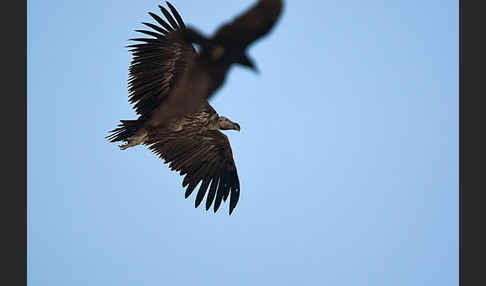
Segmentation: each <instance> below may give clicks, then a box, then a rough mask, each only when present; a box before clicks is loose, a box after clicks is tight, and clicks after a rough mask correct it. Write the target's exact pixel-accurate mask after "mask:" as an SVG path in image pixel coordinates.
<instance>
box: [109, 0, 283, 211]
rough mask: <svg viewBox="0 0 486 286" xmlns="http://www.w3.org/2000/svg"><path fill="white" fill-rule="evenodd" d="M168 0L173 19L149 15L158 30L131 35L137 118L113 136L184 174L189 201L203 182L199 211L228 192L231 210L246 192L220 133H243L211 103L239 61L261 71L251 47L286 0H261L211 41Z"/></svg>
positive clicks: (223, 198)
mask: <svg viewBox="0 0 486 286" xmlns="http://www.w3.org/2000/svg"><path fill="white" fill-rule="evenodd" d="M166 4H167V7H168V8H169V10H170V12H169V10H167V9H166V8H164V7H162V6H160V5H159V8H160V11H161V12H162V14H163V16H165V18H166V20H163V19H162V18H161V17H160V16H159V15H157V14H155V13H151V12H149V15H150V16H151V17H152V18H153V19H154V20H155V22H156V23H157V24H154V23H143V24H144V25H145V26H147V27H149V28H151V30H136V31H137V32H140V33H143V34H145V35H148V36H150V37H144V38H135V39H132V40H133V41H135V42H136V43H135V44H132V45H129V46H128V47H129V48H130V51H131V53H132V56H133V58H132V61H131V64H130V68H129V80H128V86H129V102H130V103H132V104H134V106H133V108H134V109H135V111H136V113H137V114H138V119H136V120H121V121H120V122H121V123H120V124H119V125H118V128H116V129H114V130H112V131H110V134H109V135H108V136H107V137H106V138H107V139H108V140H109V141H110V142H120V141H121V142H125V144H124V145H121V146H120V148H121V149H122V150H125V149H127V148H130V147H133V146H137V145H139V144H143V145H146V146H148V148H149V149H150V150H151V151H152V152H154V153H155V154H157V155H158V156H159V157H160V158H161V159H163V160H164V163H165V164H169V168H170V169H171V170H173V171H177V172H179V173H180V175H181V176H184V179H183V182H182V187H183V188H186V191H185V197H186V198H187V197H189V196H190V195H191V194H192V193H193V191H194V190H195V188H196V186H197V185H198V184H199V183H201V184H200V187H199V189H198V191H197V195H196V199H195V207H196V208H197V207H198V206H199V205H200V204H201V202H202V201H203V200H204V198H205V197H206V210H209V208H210V207H211V205H212V206H213V209H214V212H216V211H217V210H218V208H219V207H220V205H221V203H222V202H226V200H227V199H228V197H229V199H230V201H229V214H230V215H231V213H232V212H233V210H234V208H235V207H236V205H237V203H238V200H239V197H240V182H239V179H238V173H237V170H236V166H235V162H234V159H233V154H232V150H231V146H230V143H229V140H228V138H227V137H226V135H224V134H223V133H222V132H221V131H220V130H237V131H240V125H239V124H238V123H236V122H233V121H231V120H229V119H228V118H226V117H224V116H219V114H218V113H217V112H216V111H215V110H214V108H213V107H212V106H211V105H210V104H209V102H208V100H209V99H210V97H211V96H212V95H213V94H214V93H215V92H216V91H217V90H218V89H219V88H220V87H221V85H222V84H223V83H224V80H225V77H226V75H227V72H228V70H229V68H230V67H231V66H232V65H233V64H240V65H242V66H245V67H248V68H250V69H253V70H256V67H255V64H254V63H253V61H252V60H250V58H249V57H248V56H247V54H246V49H247V47H248V46H249V45H250V44H251V43H253V42H255V41H256V40H257V39H259V38H261V37H262V36H264V35H266V34H267V33H268V32H269V31H270V30H271V28H272V27H273V26H274V24H275V23H276V21H277V19H278V17H279V15H280V13H281V10H282V1H281V0H260V1H259V2H257V4H256V5H255V6H253V7H251V8H250V9H249V10H248V11H246V12H245V13H243V14H242V15H241V16H239V17H237V18H236V19H234V20H233V21H232V22H230V23H228V24H225V25H223V26H222V27H221V28H219V29H218V30H217V32H216V33H215V35H214V36H213V37H211V38H207V37H205V36H203V35H202V34H201V33H200V32H198V31H197V30H196V29H194V28H192V27H189V28H187V27H186V25H185V24H184V21H183V20H182V17H181V16H180V14H179V13H178V11H177V10H176V9H175V7H174V6H173V5H172V4H170V3H169V2H166ZM194 45H199V47H200V50H199V51H196V49H195V48H194ZM206 193H207V196H206ZM213 203H214V204H213Z"/></svg>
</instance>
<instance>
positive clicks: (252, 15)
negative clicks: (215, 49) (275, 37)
mask: <svg viewBox="0 0 486 286" xmlns="http://www.w3.org/2000/svg"><path fill="white" fill-rule="evenodd" d="M282 2H283V1H282V0H260V1H258V3H257V4H256V5H254V6H253V7H251V8H250V9H249V10H247V11H246V12H245V13H244V14H242V15H240V16H238V17H236V18H235V19H234V20H233V21H232V22H230V23H228V24H225V25H223V26H222V27H220V28H219V29H218V31H217V32H216V34H215V36H214V37H213V39H214V40H216V41H221V42H232V43H235V44H239V45H241V46H242V47H246V46H248V45H250V44H251V43H253V42H254V41H256V40H257V39H259V38H261V37H263V36H264V35H266V34H267V33H268V32H269V31H270V30H271V29H272V27H273V26H274V25H275V23H276V22H277V20H278V18H279V17H280V14H281V12H282V6H283V3H282Z"/></svg>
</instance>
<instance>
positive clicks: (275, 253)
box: [27, 0, 458, 286]
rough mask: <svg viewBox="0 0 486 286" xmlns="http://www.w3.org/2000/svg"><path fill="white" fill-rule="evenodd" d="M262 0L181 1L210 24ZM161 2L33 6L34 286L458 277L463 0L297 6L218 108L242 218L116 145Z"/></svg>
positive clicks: (188, 16)
mask: <svg viewBox="0 0 486 286" xmlns="http://www.w3.org/2000/svg"><path fill="white" fill-rule="evenodd" d="M223 2H224V4H222V3H223ZM254 2H255V1H253V0H251V1H250V0H238V1H216V0H207V1H195V0H194V1H187V0H173V1H172V4H174V5H175V7H176V8H177V9H178V10H179V12H180V13H181V15H182V17H183V19H184V21H185V22H186V23H187V24H193V25H195V26H196V27H198V28H199V29H201V30H202V31H203V32H205V33H207V34H211V33H212V32H213V31H214V30H215V29H216V28H217V27H218V26H219V25H220V24H222V23H223V22H225V21H228V20H230V19H232V17H233V16H235V15H237V14H239V13H241V12H242V11H243V10H244V9H246V8H247V7H249V6H250V5H252V4H253V3H254ZM161 3H162V2H160V1H155V0H150V1H149V0H146V1H145V0H144V1H126V0H123V1H120V0H117V1H114V0H107V1H94V0H90V1H59V0H52V1H39V0H32V1H28V86H27V88H28V283H29V285H30V286H40V285H48V286H66V285H69V286H77V285H80V286H81V285H82V286H85V285H90V286H97V285H103V286H105V285H117V286H124V285H350V286H351V285H352V286H355V285H373V286H380V285H383V286H390V285H394V286H400V285H407V286H408V285H413V286H416V285H441V286H446V285H457V284H458V3H457V1H448V0H447V1H444V0H440V1H439V0H430V1H419V0H400V1H398V0H397V1H378V0H370V1H357V0H333V1H310V0H307V1H303V0H301V1H296V0H290V1H289V0H287V1H286V3H285V10H284V13H283V15H282V18H281V21H280V22H279V24H278V26H277V27H276V28H275V30H274V31H273V33H272V34H270V35H269V36H268V37H266V38H264V39H262V40H261V41H259V42H258V43H256V44H255V45H254V46H252V47H251V49H250V51H249V52H250V55H251V56H252V57H253V58H254V59H255V61H256V62H257V64H258V66H259V69H260V71H261V73H260V74H259V75H256V74H254V73H251V72H250V71H248V70H245V69H243V68H240V67H233V68H232V70H231V72H230V74H229V76H228V79H227V82H226V84H225V85H224V87H223V88H222V89H221V90H220V91H219V92H218V94H217V95H216V97H215V98H214V100H212V102H211V103H212V105H213V106H214V107H215V109H216V110H217V111H218V113H219V114H220V115H225V116H227V117H229V118H230V119H232V120H234V121H236V122H239V123H240V125H241V128H242V129H241V132H239V133H238V132H226V134H227V135H228V136H229V139H230V141H231V145H232V148H233V153H234V157H235V161H236V165H237V168H238V172H239V177H240V182H241V197H240V201H239V204H238V206H237V208H236V209H235V211H234V213H233V215H232V216H228V204H227V203H224V204H223V205H222V211H218V213H216V214H214V213H213V212H212V211H211V212H206V211H205V210H204V209H203V208H201V207H200V208H198V209H195V208H194V194H193V195H192V196H191V197H190V198H189V199H187V200H186V199H184V191H183V189H182V188H181V186H180V184H181V182H182V178H181V177H180V176H179V175H178V174H177V173H175V172H171V171H170V170H169V169H168V167H167V166H166V165H164V164H163V161H162V160H160V159H158V158H157V157H156V156H155V155H154V154H152V153H151V152H150V151H149V150H147V149H146V148H145V147H143V146H140V147H136V148H132V149H129V150H126V151H121V150H119V149H118V147H117V145H116V144H110V143H108V142H107V141H106V140H105V139H104V137H105V136H106V135H107V131H109V130H111V129H113V128H114V127H115V126H116V124H117V123H118V120H119V119H133V118H135V112H134V111H133V110H132V109H131V106H130V105H129V104H128V101H127V97H128V93H127V76H128V66H129V62H130V59H131V55H130V53H129V52H128V49H126V48H124V46H125V45H126V44H128V43H129V42H128V41H127V40H128V39H129V38H133V37H135V36H136V35H137V33H135V32H134V31H133V30H135V29H140V28H142V27H143V25H142V24H141V22H142V21H151V20H150V16H148V14H147V13H148V12H149V11H157V9H158V8H157V5H158V4H161ZM164 5H165V4H164Z"/></svg>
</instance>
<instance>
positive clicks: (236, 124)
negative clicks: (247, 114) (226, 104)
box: [234, 123, 240, 132]
mask: <svg viewBox="0 0 486 286" xmlns="http://www.w3.org/2000/svg"><path fill="white" fill-rule="evenodd" d="M234 128H235V130H236V131H238V132H240V125H239V124H238V123H235V124H234Z"/></svg>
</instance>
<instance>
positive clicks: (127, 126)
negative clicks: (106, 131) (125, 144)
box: [106, 120, 139, 142]
mask: <svg viewBox="0 0 486 286" xmlns="http://www.w3.org/2000/svg"><path fill="white" fill-rule="evenodd" d="M120 122H121V123H120V124H118V128H116V129H113V130H111V131H110V133H111V134H110V135H108V136H106V139H108V140H109V141H110V142H117V141H127V140H128V138H129V137H131V136H133V135H134V134H135V132H137V130H138V127H139V121H138V120H120Z"/></svg>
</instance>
